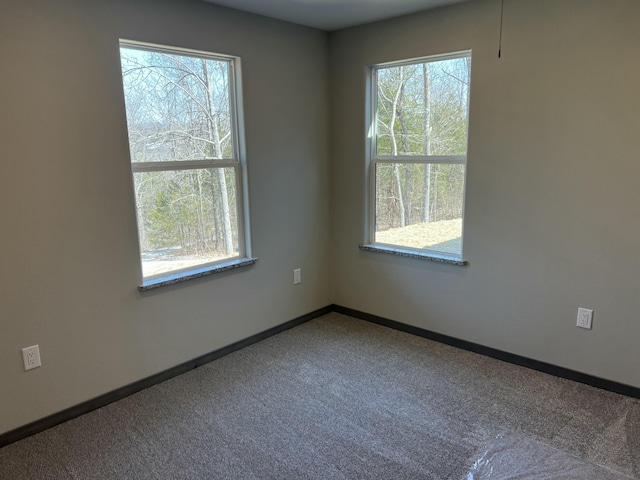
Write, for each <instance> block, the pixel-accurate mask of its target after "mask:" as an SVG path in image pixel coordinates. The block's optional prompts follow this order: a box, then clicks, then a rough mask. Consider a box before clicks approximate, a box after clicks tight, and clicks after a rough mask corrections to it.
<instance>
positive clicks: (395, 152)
mask: <svg viewBox="0 0 640 480" xmlns="http://www.w3.org/2000/svg"><path fill="white" fill-rule="evenodd" d="M399 69H400V85H399V86H398V90H397V91H396V94H395V96H394V99H393V105H392V109H391V122H390V123H389V130H390V133H391V145H392V148H393V151H392V153H393V155H394V156H395V155H398V141H397V139H396V133H395V124H396V119H397V118H398V101H399V99H400V95H401V94H402V86H403V84H404V67H399ZM393 176H394V178H395V181H396V194H397V199H398V213H399V217H400V227H405V226H406V221H405V216H404V200H403V198H402V180H401V178H400V167H399V166H398V164H397V163H394V164H393Z"/></svg>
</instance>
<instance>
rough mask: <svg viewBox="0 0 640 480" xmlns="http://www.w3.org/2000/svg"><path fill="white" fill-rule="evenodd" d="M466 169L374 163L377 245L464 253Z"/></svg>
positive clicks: (445, 166)
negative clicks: (463, 225)
mask: <svg viewBox="0 0 640 480" xmlns="http://www.w3.org/2000/svg"><path fill="white" fill-rule="evenodd" d="M464 171H465V166H464V165H460V164H456V165H446V164H400V163H391V164H386V163H379V164H377V165H376V205H375V209H376V218H375V222H376V227H375V239H374V241H375V242H376V243H386V244H391V245H398V246H402V247H411V248H425V249H428V250H434V251H438V252H444V253H447V254H453V255H462V209H463V199H464Z"/></svg>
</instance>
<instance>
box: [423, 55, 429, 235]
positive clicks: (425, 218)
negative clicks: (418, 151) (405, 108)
mask: <svg viewBox="0 0 640 480" xmlns="http://www.w3.org/2000/svg"><path fill="white" fill-rule="evenodd" d="M422 75H423V79H424V80H423V94H424V154H425V155H429V154H430V153H431V93H430V89H431V78H430V76H429V65H428V64H427V63H424V64H423V65H422ZM423 175H424V176H423V180H422V185H423V189H422V190H423V197H422V221H423V222H424V223H429V222H430V221H431V164H430V163H427V164H426V165H425V166H424V173H423Z"/></svg>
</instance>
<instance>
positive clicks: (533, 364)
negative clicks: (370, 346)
mask: <svg viewBox="0 0 640 480" xmlns="http://www.w3.org/2000/svg"><path fill="white" fill-rule="evenodd" d="M332 308H333V311H334V312H338V313H343V314H345V315H349V316H351V317H355V318H359V319H361V320H366V321H368V322H372V323H377V324H378V325H383V326H385V327H389V328H393V329H394V330H400V331H402V332H406V333H410V334H412V335H417V336H419V337H424V338H428V339H429V340H435V341H436V342H440V343H445V344H447V345H451V346H452V347H457V348H461V349H463V350H468V351H470V352H475V353H479V354H481V355H485V356H487V357H491V358H495V359H497V360H502V361H504V362H508V363H513V364H515V365H519V366H521V367H526V368H531V369H533V370H538V371H539V372H543V373H548V374H550V375H554V376H556V377H561V378H566V379H567V380H573V381H574V382H579V383H584V384H586V385H590V386H592V387H597V388H601V389H603V390H608V391H610V392H615V393H619V394H621V395H626V396H628V397H634V398H640V388H637V387H632V386H630V385H625V384H623V383H618V382H614V381H611V380H605V379H603V378H599V377H594V376H592V375H587V374H586V373H581V372H576V371H575V370H570V369H568V368H564V367H558V366H557V365H552V364H550V363H545V362H541V361H539V360H533V359H531V358H527V357H522V356H520V355H515V354H513V353H508V352H504V351H502V350H498V349H495V348H491V347H486V346H484V345H480V344H477V343H473V342H468V341H466V340H460V339H458V338H455V337H450V336H448V335H443V334H441V333H436V332H432V331H429V330H425V329H423V328H419V327H414V326H413V325H407V324H406V323H401V322H396V321H395V320H389V319H388V318H384V317H379V316H377V315H372V314H370V313H365V312H361V311H359V310H354V309H351V308H346V307H342V306H340V305H333V307H332Z"/></svg>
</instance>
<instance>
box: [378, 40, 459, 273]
mask: <svg viewBox="0 0 640 480" xmlns="http://www.w3.org/2000/svg"><path fill="white" fill-rule="evenodd" d="M470 71H471V53H470V52H461V53H456V54H451V55H442V56H437V57H429V58H422V59H418V60H410V61H404V62H394V63H386V64H382V65H376V66H374V67H372V68H371V80H370V82H371V98H370V104H369V105H370V112H371V134H370V142H371V143H370V146H369V147H370V189H369V192H370V195H369V196H370V203H369V209H370V219H369V241H370V244H372V245H367V246H365V247H369V248H366V249H371V248H370V247H374V249H375V247H379V249H380V250H388V251H391V252H395V253H397V252H398V251H400V252H404V253H406V254H410V255H411V254H413V255H416V256H424V257H434V258H436V259H437V258H440V259H453V260H454V261H455V260H459V261H462V229H463V217H464V191H465V167H466V163H467V129H468V123H469V82H470ZM454 263H455V262H454Z"/></svg>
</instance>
